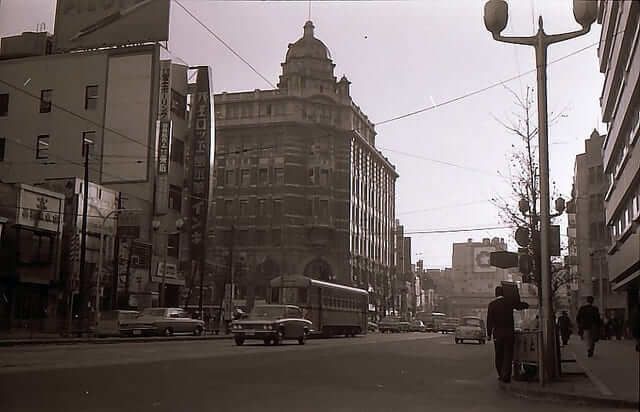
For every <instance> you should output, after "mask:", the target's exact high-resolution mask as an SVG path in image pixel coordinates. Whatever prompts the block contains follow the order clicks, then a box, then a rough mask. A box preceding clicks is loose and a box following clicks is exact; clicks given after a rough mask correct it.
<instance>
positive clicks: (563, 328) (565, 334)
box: [558, 310, 573, 346]
mask: <svg viewBox="0 0 640 412" xmlns="http://www.w3.org/2000/svg"><path fill="white" fill-rule="evenodd" d="M558 329H559V330H560V337H561V338H562V346H567V345H568V344H569V338H570V337H571V332H572V329H573V325H572V324H571V318H569V314H568V313H567V311H566V310H563V311H562V314H561V315H560V317H559V318H558Z"/></svg>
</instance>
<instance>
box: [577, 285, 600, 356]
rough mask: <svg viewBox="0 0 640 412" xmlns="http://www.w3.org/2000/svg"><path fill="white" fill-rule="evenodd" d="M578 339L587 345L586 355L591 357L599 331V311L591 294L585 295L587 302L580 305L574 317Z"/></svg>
mask: <svg viewBox="0 0 640 412" xmlns="http://www.w3.org/2000/svg"><path fill="white" fill-rule="evenodd" d="M576 321H577V323H578V334H579V335H580V339H583V340H584V341H585V344H586V345H587V356H589V357H590V358H591V357H593V351H594V349H595V345H596V341H597V340H598V338H599V336H598V335H599V333H600V323H601V321H600V312H599V311H598V308H597V307H596V306H594V305H593V296H587V304H586V305H583V306H581V307H580V309H579V310H578V316H577V319H576Z"/></svg>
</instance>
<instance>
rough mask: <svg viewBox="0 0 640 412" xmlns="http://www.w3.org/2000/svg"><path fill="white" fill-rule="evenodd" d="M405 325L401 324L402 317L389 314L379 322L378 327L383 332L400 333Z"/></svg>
mask: <svg viewBox="0 0 640 412" xmlns="http://www.w3.org/2000/svg"><path fill="white" fill-rule="evenodd" d="M403 326H404V325H401V322H400V318H399V317H396V316H387V317H386V318H383V319H382V320H381V321H380V323H378V329H379V330H380V332H381V333H387V332H388V333H400V332H401V331H402V329H403Z"/></svg>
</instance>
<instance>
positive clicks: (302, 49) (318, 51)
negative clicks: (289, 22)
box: [285, 21, 331, 62]
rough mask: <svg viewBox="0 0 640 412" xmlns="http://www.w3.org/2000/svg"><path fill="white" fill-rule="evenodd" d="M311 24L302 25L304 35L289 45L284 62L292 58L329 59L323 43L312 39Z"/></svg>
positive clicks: (329, 55)
mask: <svg viewBox="0 0 640 412" xmlns="http://www.w3.org/2000/svg"><path fill="white" fill-rule="evenodd" d="M313 29H314V26H313V23H312V22H311V21H307V22H306V23H305V25H304V35H303V36H302V37H301V38H300V39H299V40H298V41H296V42H295V43H293V44H290V45H289V50H288V51H287V56H286V58H285V61H286V62H289V61H290V60H291V59H294V58H301V57H312V58H317V59H331V53H330V52H329V49H328V48H327V46H325V44H324V43H323V42H321V41H320V40H318V39H316V38H315V37H313Z"/></svg>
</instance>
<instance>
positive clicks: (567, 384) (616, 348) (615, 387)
mask: <svg viewBox="0 0 640 412" xmlns="http://www.w3.org/2000/svg"><path fill="white" fill-rule="evenodd" d="M639 355H640V354H638V353H637V352H636V351H635V343H634V342H633V341H631V340H624V341H600V342H598V343H597V344H596V350H595V355H594V357H593V358H588V357H587V356H586V349H585V347H584V344H583V342H582V341H581V340H580V338H579V337H578V336H576V335H573V336H572V337H571V340H570V342H569V345H568V346H567V347H564V348H562V359H563V360H569V362H564V363H563V364H562V372H563V375H562V377H561V378H560V379H558V380H557V381H554V382H552V383H550V384H548V385H545V386H541V385H540V384H539V383H538V382H515V381H512V383H511V384H503V385H502V388H503V389H505V390H507V391H509V392H511V393H514V394H517V395H519V396H522V397H525V398H533V399H546V400H556V401H563V402H572V403H579V404H584V405H588V406H593V407H617V408H625V409H633V410H636V408H638V388H639V386H638V385H639V382H638V380H639V379H640V378H639V374H640V370H639V364H640V357H639ZM571 360H575V362H571Z"/></svg>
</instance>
